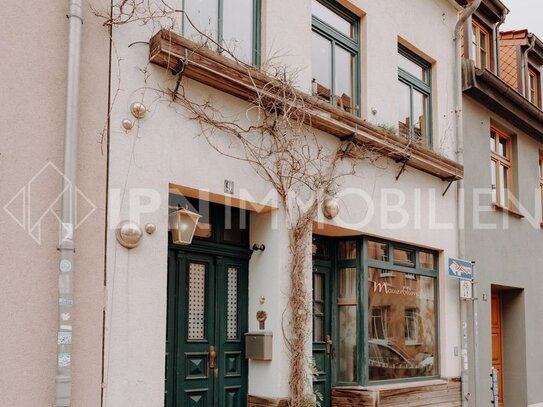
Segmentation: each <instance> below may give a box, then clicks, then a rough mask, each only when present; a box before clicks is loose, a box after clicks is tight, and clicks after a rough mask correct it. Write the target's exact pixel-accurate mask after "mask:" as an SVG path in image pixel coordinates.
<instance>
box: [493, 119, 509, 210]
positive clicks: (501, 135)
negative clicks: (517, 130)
mask: <svg viewBox="0 0 543 407" xmlns="http://www.w3.org/2000/svg"><path fill="white" fill-rule="evenodd" d="M492 133H494V135H495V137H494V149H492V148H491V149H490V160H491V162H494V164H495V174H494V176H495V177H496V185H494V184H492V189H493V190H495V191H496V197H495V199H494V198H493V203H494V204H495V205H496V206H498V207H500V208H505V209H509V210H514V209H513V200H512V197H513V189H514V185H513V160H512V153H513V146H512V145H513V140H512V138H511V136H509V135H508V134H506V133H505V132H503V131H502V130H499V129H498V128H496V127H494V126H492V127H491V128H490V137H491V138H492ZM500 140H505V145H506V147H505V154H506V155H505V156H502V155H501V154H499V153H498V147H499V145H500ZM501 167H505V168H507V170H508V171H507V174H508V176H507V183H508V185H509V188H508V189H507V190H506V191H504V193H507V203H505V202H501V188H502V186H501V183H500V168H501ZM490 168H491V171H492V167H490Z"/></svg>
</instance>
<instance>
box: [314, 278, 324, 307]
mask: <svg viewBox="0 0 543 407" xmlns="http://www.w3.org/2000/svg"><path fill="white" fill-rule="evenodd" d="M323 278H324V277H323V275H322V274H316V273H315V274H313V298H314V299H315V301H324V284H323Z"/></svg>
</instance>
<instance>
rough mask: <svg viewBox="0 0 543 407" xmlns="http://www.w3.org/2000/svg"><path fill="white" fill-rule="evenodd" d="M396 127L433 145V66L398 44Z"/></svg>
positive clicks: (420, 140)
mask: <svg viewBox="0 0 543 407" xmlns="http://www.w3.org/2000/svg"><path fill="white" fill-rule="evenodd" d="M398 61H399V62H398V100H399V111H398V113H399V115H398V130H399V133H400V136H403V137H406V138H408V139H410V140H412V141H413V142H415V143H417V144H421V145H423V146H426V147H431V146H432V108H431V106H432V82H431V81H432V66H431V64H430V63H429V62H428V61H425V60H424V59H423V58H421V57H420V56H418V55H417V54H415V53H414V52H412V51H411V50H409V49H407V48H406V47H404V46H403V45H400V44H399V45H398Z"/></svg>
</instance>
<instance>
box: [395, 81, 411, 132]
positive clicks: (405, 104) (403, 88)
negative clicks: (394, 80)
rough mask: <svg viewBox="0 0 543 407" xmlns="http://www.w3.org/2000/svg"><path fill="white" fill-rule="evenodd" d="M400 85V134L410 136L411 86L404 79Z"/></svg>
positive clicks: (399, 82)
mask: <svg viewBox="0 0 543 407" xmlns="http://www.w3.org/2000/svg"><path fill="white" fill-rule="evenodd" d="M398 85H399V88H400V89H399V94H398V96H399V103H400V105H399V115H400V116H399V117H398V130H399V133H400V136H403V137H406V138H408V137H409V135H410V134H411V88H410V87H409V86H408V85H407V84H405V83H404V82H402V81H398Z"/></svg>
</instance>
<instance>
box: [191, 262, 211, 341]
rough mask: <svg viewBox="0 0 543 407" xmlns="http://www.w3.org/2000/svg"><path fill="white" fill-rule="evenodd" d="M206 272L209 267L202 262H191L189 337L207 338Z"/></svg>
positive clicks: (194, 338)
mask: <svg viewBox="0 0 543 407" xmlns="http://www.w3.org/2000/svg"><path fill="white" fill-rule="evenodd" d="M206 273H207V267H206V265H205V264H201V263H192V262H191V263H189V270H188V280H189V285H188V291H189V295H188V318H187V319H188V321H187V323H188V328H187V332H188V335H187V336H188V339H189V340H197V339H205V337H206V336H205V335H206V332H205V321H206V314H205V311H206V308H205V305H206V280H207V278H206Z"/></svg>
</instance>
